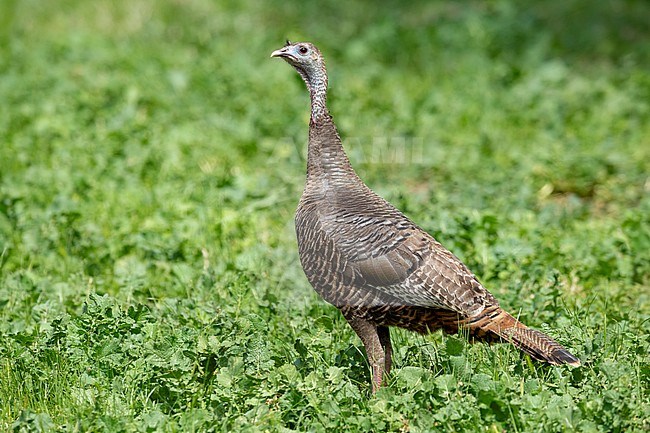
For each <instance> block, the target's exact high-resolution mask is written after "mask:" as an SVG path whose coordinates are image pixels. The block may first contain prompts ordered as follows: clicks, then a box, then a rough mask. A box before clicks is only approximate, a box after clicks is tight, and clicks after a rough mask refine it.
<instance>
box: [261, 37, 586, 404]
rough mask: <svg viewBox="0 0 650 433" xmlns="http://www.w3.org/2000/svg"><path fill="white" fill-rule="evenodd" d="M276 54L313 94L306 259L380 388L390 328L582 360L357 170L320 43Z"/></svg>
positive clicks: (302, 211) (302, 235) (299, 223)
mask: <svg viewBox="0 0 650 433" xmlns="http://www.w3.org/2000/svg"><path fill="white" fill-rule="evenodd" d="M271 57H281V58H282V59H284V60H285V61H286V62H287V63H289V64H290V65H291V66H293V67H294V68H295V69H296V71H298V73H299V74H300V76H301V77H302V79H303V80H304V81H305V83H306V84H307V89H308V90H309V95H310V97H311V119H310V121H309V147H308V152H307V180H306V183H305V190H304V192H303V194H302V197H301V199H300V204H299V205H298V210H297V212H296V235H297V238H298V250H299V253H300V262H301V264H302V267H303V269H304V271H305V274H306V276H307V279H308V280H309V282H310V283H311V285H312V286H313V287H314V289H315V290H316V291H317V292H318V293H319V294H320V295H321V296H322V297H323V298H324V299H325V300H326V301H327V302H329V303H331V304H333V305H334V306H336V307H337V308H339V309H340V310H341V312H342V313H343V316H344V317H345V318H346V319H347V321H348V323H349V324H350V326H352V329H354V331H355V332H356V333H357V335H358V336H359V338H360V339H361V341H362V342H363V345H364V346H365V349H366V353H367V355H368V359H369V362H370V366H371V368H372V390H373V392H376V391H377V389H379V387H380V386H381V384H382V380H383V376H384V374H385V373H388V372H389V371H390V367H391V343H390V334H389V330H388V329H389V328H388V327H389V326H399V327H402V328H406V329H409V330H412V331H416V332H420V333H428V332H432V331H435V330H436V329H443V330H444V331H445V332H447V333H456V332H458V330H459V328H462V329H466V330H467V331H468V333H469V335H470V336H472V337H473V338H474V339H477V340H483V341H499V340H505V341H510V342H512V343H513V344H514V345H515V346H516V347H518V348H519V349H521V350H522V351H524V352H525V353H527V354H529V355H530V356H531V357H533V358H534V359H537V360H540V361H545V362H548V363H551V364H556V365H557V364H570V365H573V366H578V365H580V361H579V360H578V359H577V358H576V357H575V356H573V355H572V354H571V353H569V351H567V350H566V349H565V348H564V347H562V346H561V345H559V344H558V343H556V342H555V341H554V340H553V339H551V338H550V337H549V336H547V335H545V334H543V333H541V332H539V331H536V330H533V329H530V328H528V327H526V326H525V325H524V324H522V323H521V322H519V321H518V320H517V319H515V318H514V317H512V316H511V315H510V314H508V313H507V312H505V311H504V310H502V309H501V307H499V304H498V302H497V300H496V299H495V298H494V296H492V294H490V292H488V291H487V290H486V289H485V288H484V287H483V285H482V284H481V283H480V282H479V281H478V279H477V278H476V277H475V276H474V274H472V273H471V272H470V271H469V269H467V267H466V266H465V265H464V264H463V263H462V262H461V261H460V260H459V259H458V258H457V257H456V256H454V255H453V254H452V253H451V252H449V251H448V250H447V249H446V248H445V247H443V246H442V245H441V244H440V243H438V242H437V241H436V240H435V239H434V238H433V237H432V236H431V235H429V234H428V233H427V232H425V231H424V230H422V229H421V228H420V227H418V226H417V225H415V223H413V222H412V221H411V220H410V219H408V218H407V217H406V216H405V215H404V214H402V213H401V212H400V211H399V210H397V209H396V208H395V207H393V206H392V205H391V204H390V203H388V202H387V201H386V200H384V199H383V198H381V197H379V196H378V195H377V194H375V193H374V192H373V191H372V190H371V189H370V188H368V187H367V186H366V184H364V183H363V181H362V180H361V179H360V178H359V176H357V174H356V173H355V172H354V170H353V169H352V166H351V165H350V161H349V160H348V158H347V156H346V154H345V151H344V150H343V145H342V144H341V138H340V137H339V134H338V132H337V130H336V126H335V125H334V122H333V120H332V117H331V116H330V114H329V112H328V110H327V105H326V98H327V72H326V70H325V62H324V60H323V56H322V55H321V52H320V51H319V50H318V49H317V48H316V47H315V46H314V45H312V44H310V43H308V42H299V43H291V42H289V41H287V44H286V45H285V46H284V47H283V48H281V49H279V50H276V51H274V52H273V53H272V54H271Z"/></svg>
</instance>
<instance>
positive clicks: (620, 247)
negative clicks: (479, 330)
mask: <svg viewBox="0 0 650 433" xmlns="http://www.w3.org/2000/svg"><path fill="white" fill-rule="evenodd" d="M520 3H521V2H516V1H514V0H513V1H489V2H464V3H456V2H449V1H447V2H442V1H434V2H429V1H421V2H414V3H411V4H410V5H409V6H408V7H406V6H403V5H401V3H399V2H396V1H385V2H379V3H372V4H371V3H369V2H356V1H355V2H348V3H345V4H344V3H338V2H324V3H323V4H317V3H316V2H310V1H308V2H299V3H298V2H297V3H287V2H281V1H277V0H273V1H267V2H261V1H259V2H258V1H253V0H249V1H243V2H234V1H233V2H231V1H207V0H183V1H181V0H176V1H174V0H169V1H164V2H163V1H161V2H153V1H147V0H136V1H131V2H127V1H108V0H103V1H101V0H100V1H92V2H84V1H76V0H65V1H59V2H38V1H21V2H19V1H17V0H5V1H3V2H2V3H0V101H1V103H0V430H2V431H15V432H24V431H68V432H71V431H78V432H87V431H107V432H108V431H111V432H112V431H134V432H135V431H138V432H145V431H146V432H150V431H164V432H174V431H178V432H190V431H225V432H229V431H243V432H257V431H278V432H290V431H314V432H326V431H341V430H343V429H345V430H346V431H349V432H369V431H374V432H378V431H396V432H397V431H399V432H407V431H410V432H426V431H449V432H452V431H465V432H479V431H483V432H502V431H507V432H546V431H548V432H560V431H565V432H573V431H581V432H623V431H625V432H642V431H648V430H649V429H650V421H649V419H650V396H649V395H650V392H649V391H650V390H649V388H650V384H649V383H650V364H649V361H650V360H649V351H650V337H649V335H650V332H649V331H650V302H649V301H650V300H649V293H650V290H649V289H650V178H649V177H648V176H649V175H648V173H650V73H648V71H649V70H650V42H649V41H650V28H649V25H648V21H647V17H648V16H650V5H649V4H648V3H647V2H642V1H633V0H628V1H623V0H621V1H616V2H614V1H602V2H588V1H587V0H570V1H559V0H557V1H556V0H553V1H546V2H538V3H537V4H523V3H522V4H520ZM287 37H288V38H290V39H292V40H294V39H295V40H311V41H313V42H315V43H317V44H318V46H319V47H320V48H321V49H322V51H323V52H324V53H325V55H326V58H327V62H328V66H329V69H330V82H331V92H330V108H331V111H332V113H333V115H334V118H335V120H336V121H337V124H338V125H339V128H340V132H341V134H342V135H343V136H344V138H345V145H346V147H347V149H348V151H349V154H350V156H351V159H352V162H353V164H354V165H355V167H357V169H358V172H359V174H360V175H361V176H362V177H363V178H364V179H365V180H366V181H367V183H368V184H369V185H370V186H371V187H373V188H374V189H375V190H376V191H377V192H379V193H380V194H381V195H383V196H384V197H385V198H387V199H388V200H390V201H391V202H393V203H394V204H395V205H397V206H398V207H399V208H400V209H402V210H403V211H404V212H406V213H407V214H408V215H409V216H410V217H411V218H412V219H414V220H415V221H417V222H418V223H420V224H421V225H422V226H423V227H424V228H425V229H427V230H428V231H430V232H431V233H432V234H434V235H435V236H436V237H437V238H438V239H439V240H440V241H441V242H443V244H445V245H446V246H447V247H448V248H450V249H452V250H453V251H454V252H455V253H456V254H457V255H458V256H460V257H461V258H462V259H463V260H464V261H465V262H466V263H467V264H468V265H469V266H470V268H471V269H473V270H474V272H475V273H476V274H477V275H478V277H479V278H480V279H481V280H482V281H483V282H484V283H485V284H486V285H487V286H488V288H489V289H490V290H491V291H492V292H493V293H494V294H495V295H496V296H497V298H498V299H499V300H500V301H501V303H502V305H503V306H504V307H506V308H507V309H508V310H510V311H511V312H513V313H515V314H517V315H519V316H520V318H521V319H522V320H523V321H524V322H526V323H527V324H529V325H531V326H534V327H536V328H538V329H541V330H543V331H544V332H547V333H549V334H550V335H551V336H553V337H554V338H556V339H557V340H558V341H559V342H561V343H562V344H564V345H566V346H567V347H569V348H570V349H571V350H572V351H573V352H574V353H575V354H576V355H578V356H579V357H580V358H581V359H582V360H583V363H584V366H583V367H581V368H576V369H571V368H568V367H567V368H564V367H549V366H546V365H541V364H537V363H533V362H531V361H530V360H529V359H527V358H526V357H524V356H521V355H520V354H519V353H518V352H517V351H516V350H515V349H514V348H512V347H510V346H508V345H494V346H487V345H482V344H477V345H470V344H468V343H466V342H465V341H464V339H463V337H462V336H442V335H441V334H439V333H435V334H432V335H430V336H426V337H422V336H419V335H414V334H410V333H407V332H403V331H401V330H396V331H394V332H393V340H394V345H395V364H396V366H395V369H394V372H393V374H392V376H391V377H390V379H389V383H388V386H387V387H386V388H384V389H382V390H381V391H380V392H379V393H378V394H377V395H376V396H374V397H373V396H371V395H370V382H369V373H368V366H367V362H366V360H365V358H364V354H363V349H362V346H361V343H360V341H359V340H358V339H357V337H356V336H355V335H354V333H353V331H352V330H351V329H350V328H349V326H348V325H347V324H346V323H345V321H344V320H343V319H342V318H341V316H340V314H339V313H338V311H336V309H335V308H333V307H331V306H329V305H327V304H326V303H325V302H324V301H322V300H320V299H319V298H318V296H317V295H316V294H315V293H314V292H313V290H312V289H311V288H310V287H309V285H308V283H307V281H306V279H305V278H304V275H303V274H302V271H301V269H300V264H299V262H298V259H297V251H296V245H295V237H294V233H293V225H292V224H293V212H294V209H295V207H296V204H297V201H298V198H299V196H300V193H301V189H302V183H303V180H304V171H305V161H304V155H305V144H306V135H307V122H308V97H307V95H306V91H305V89H304V86H303V84H302V83H301V82H300V81H299V78H298V76H297V74H296V73H295V72H294V71H292V70H291V68H290V67H288V66H287V65H286V64H284V63H283V62H281V61H279V60H277V59H269V58H268V57H269V54H270V52H271V51H272V50H274V49H276V48H278V47H280V46H281V45H282V44H283V42H284V39H285V38H287Z"/></svg>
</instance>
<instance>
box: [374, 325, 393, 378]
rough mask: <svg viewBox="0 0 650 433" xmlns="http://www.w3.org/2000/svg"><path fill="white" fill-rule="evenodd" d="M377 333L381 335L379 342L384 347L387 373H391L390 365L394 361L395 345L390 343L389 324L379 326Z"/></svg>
mask: <svg viewBox="0 0 650 433" xmlns="http://www.w3.org/2000/svg"><path fill="white" fill-rule="evenodd" d="M377 334H378V335H379V343H381V347H383V349H384V358H385V359H386V363H385V366H386V371H385V373H386V374H389V373H390V367H391V365H392V363H393V346H392V345H391V344H390V330H389V329H388V326H378V327H377Z"/></svg>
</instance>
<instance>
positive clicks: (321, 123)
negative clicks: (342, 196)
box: [305, 74, 358, 192]
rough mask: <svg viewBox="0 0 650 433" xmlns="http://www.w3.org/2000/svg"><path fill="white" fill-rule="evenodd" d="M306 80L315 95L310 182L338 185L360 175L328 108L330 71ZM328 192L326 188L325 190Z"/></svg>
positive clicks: (309, 154)
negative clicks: (344, 147)
mask: <svg viewBox="0 0 650 433" xmlns="http://www.w3.org/2000/svg"><path fill="white" fill-rule="evenodd" d="M310 78H311V79H309V80H305V81H306V82H307V87H308V88H309V95H310V99H311V118H310V120H309V146H308V149H307V186H308V188H309V187H310V186H312V185H313V186H317V187H321V188H324V189H330V188H336V187H337V186H340V185H344V184H346V183H347V184H349V183H350V181H351V178H352V179H358V177H357V176H356V174H355V172H354V170H353V169H352V166H351V165H350V161H349V159H348V157H347V155H346V154H345V150H343V144H342V143H341V138H340V137H339V133H338V131H337V130H336V125H335V124H334V121H333V120H332V116H331V115H330V114H329V111H328V110H327V75H325V74H323V75H322V76H317V77H310ZM322 192H326V191H322Z"/></svg>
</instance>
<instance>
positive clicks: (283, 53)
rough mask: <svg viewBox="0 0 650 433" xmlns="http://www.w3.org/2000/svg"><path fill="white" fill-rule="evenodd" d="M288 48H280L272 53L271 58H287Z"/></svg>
mask: <svg viewBox="0 0 650 433" xmlns="http://www.w3.org/2000/svg"><path fill="white" fill-rule="evenodd" d="M287 56H288V54H287V48H286V47H285V48H280V49H279V50H275V51H273V52H272V53H271V57H287Z"/></svg>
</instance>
